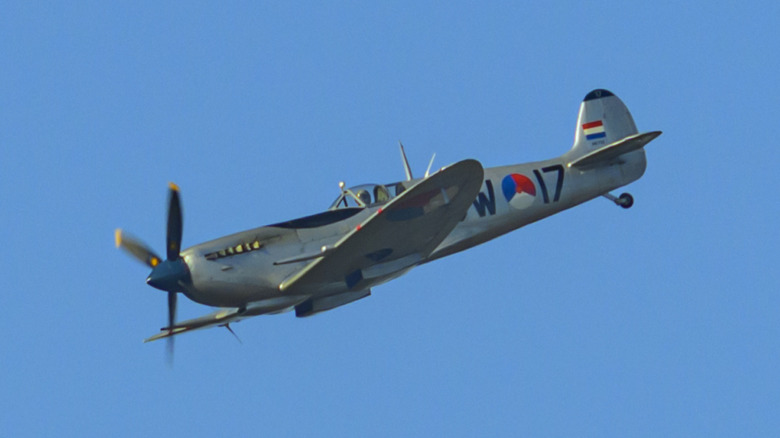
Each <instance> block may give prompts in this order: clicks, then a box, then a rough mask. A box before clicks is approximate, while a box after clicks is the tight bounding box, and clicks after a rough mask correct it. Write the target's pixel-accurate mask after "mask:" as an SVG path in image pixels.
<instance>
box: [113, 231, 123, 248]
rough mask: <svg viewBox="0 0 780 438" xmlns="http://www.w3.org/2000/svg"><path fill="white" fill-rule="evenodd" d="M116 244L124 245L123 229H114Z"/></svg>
mask: <svg viewBox="0 0 780 438" xmlns="http://www.w3.org/2000/svg"><path fill="white" fill-rule="evenodd" d="M114 244H115V245H116V247H117V248H119V247H120V246H121V245H122V230H121V229H119V228H117V229H116V230H114Z"/></svg>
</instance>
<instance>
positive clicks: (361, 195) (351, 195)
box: [330, 182, 406, 210]
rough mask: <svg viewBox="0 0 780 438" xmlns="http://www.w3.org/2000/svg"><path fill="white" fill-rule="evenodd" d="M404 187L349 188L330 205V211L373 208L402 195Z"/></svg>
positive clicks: (368, 186) (368, 185) (361, 186)
mask: <svg viewBox="0 0 780 438" xmlns="http://www.w3.org/2000/svg"><path fill="white" fill-rule="evenodd" d="M404 190H406V187H404V186H403V184H402V183H400V182H398V183H393V184H388V185H383V184H362V185H359V186H354V187H350V188H348V189H346V190H344V191H342V192H341V195H339V197H338V198H337V199H336V201H335V202H333V204H331V206H330V209H331V210H335V209H337V208H347V207H358V208H362V207H373V206H375V205H382V204H385V203H387V202H388V201H390V200H391V199H393V198H395V197H396V196H398V195H400V194H401V193H403V191H404Z"/></svg>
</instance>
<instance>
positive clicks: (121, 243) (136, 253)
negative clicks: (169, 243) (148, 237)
mask: <svg viewBox="0 0 780 438" xmlns="http://www.w3.org/2000/svg"><path fill="white" fill-rule="evenodd" d="M114 241H115V243H116V247H117V248H121V249H123V250H124V251H126V252H127V253H128V254H130V255H131V256H133V257H134V258H136V259H137V260H139V261H140V262H141V263H143V264H145V265H146V266H149V267H150V268H154V267H155V266H157V265H159V264H160V261H161V259H160V257H159V256H158V255H157V254H155V253H154V251H152V250H151V249H149V247H148V246H146V245H145V244H144V243H143V242H141V241H140V240H138V239H136V238H134V237H132V236H130V235H128V234H126V233H123V232H122V230H120V229H119V228H117V229H116V231H115V232H114Z"/></svg>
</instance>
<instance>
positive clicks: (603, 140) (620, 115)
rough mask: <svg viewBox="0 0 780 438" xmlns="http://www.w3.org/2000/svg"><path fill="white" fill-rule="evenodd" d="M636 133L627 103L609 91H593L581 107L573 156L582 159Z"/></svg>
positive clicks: (575, 133)
mask: <svg viewBox="0 0 780 438" xmlns="http://www.w3.org/2000/svg"><path fill="white" fill-rule="evenodd" d="M636 133H637V130H636V125H635V124H634V119H633V117H631V113H630V112H629V111H628V108H626V105H625V104H624V103H623V101H621V100H620V99H619V98H618V97H617V96H615V95H614V94H612V93H611V92H609V91H607V90H593V91H591V92H590V93H588V95H587V96H585V99H584V100H583V101H582V104H580V113H579V116H578V117H577V127H576V130H575V131H574V145H573V146H572V150H571V152H572V154H573V155H575V156H582V155H585V154H588V153H590V152H592V151H594V150H596V149H598V148H600V147H602V146H604V145H608V144H610V143H614V142H616V141H618V140H621V139H623V138H625V137H628V136H629V135H634V134H636Z"/></svg>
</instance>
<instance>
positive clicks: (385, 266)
mask: <svg viewBox="0 0 780 438" xmlns="http://www.w3.org/2000/svg"><path fill="white" fill-rule="evenodd" d="M483 178H484V171H483V169H482V165H481V164H480V163H479V162H478V161H476V160H463V161H460V162H458V163H455V164H453V165H451V166H449V167H446V168H445V169H443V170H441V171H439V172H437V173H435V174H433V175H431V176H430V177H428V178H425V179H423V180H421V181H420V182H418V183H417V184H416V185H414V186H412V187H411V188H409V189H407V190H406V191H405V192H404V193H403V194H401V195H400V196H398V197H396V198H394V199H393V200H392V201H390V202H389V203H388V204H387V205H385V206H383V207H382V208H380V209H378V210H377V211H376V212H375V213H374V214H372V215H371V216H369V218H368V219H366V220H365V221H364V222H363V223H361V224H360V225H358V226H357V227H356V228H355V229H354V230H352V231H351V232H350V233H348V234H347V235H346V236H344V237H343V238H342V239H341V240H339V241H338V242H337V243H336V244H335V245H334V247H333V248H332V249H329V251H328V253H327V254H326V255H325V256H323V257H322V258H319V259H317V260H315V261H313V262H311V263H309V264H308V265H306V267H304V268H303V269H302V270H301V271H299V272H297V273H296V274H294V275H293V276H292V277H290V278H289V279H287V280H285V281H284V282H282V283H281V284H280V285H279V290H280V291H282V292H285V293H291V294H296V295H304V294H311V295H317V294H327V293H332V292H336V291H339V290H341V291H343V290H345V289H346V290H360V289H367V288H369V287H371V286H374V285H376V284H380V283H383V282H384V281H387V280H388V279H389V278H392V276H393V274H396V275H400V274H398V273H400V272H403V271H404V270H406V269H409V268H411V267H413V266H415V265H416V264H417V263H419V262H420V261H422V260H424V259H425V257H427V256H428V255H429V254H430V253H431V252H432V251H433V250H434V249H435V248H436V247H437V246H438V245H439V243H441V242H442V241H443V240H444V238H445V237H447V235H449V233H450V232H451V231H452V229H453V228H455V226H456V225H457V224H458V222H460V220H461V219H463V217H464V216H465V214H466V211H467V210H468V208H469V206H470V205H471V202H472V201H473V200H474V199H475V198H476V197H477V194H478V192H479V189H480V187H481V186H482V182H483Z"/></svg>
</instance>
